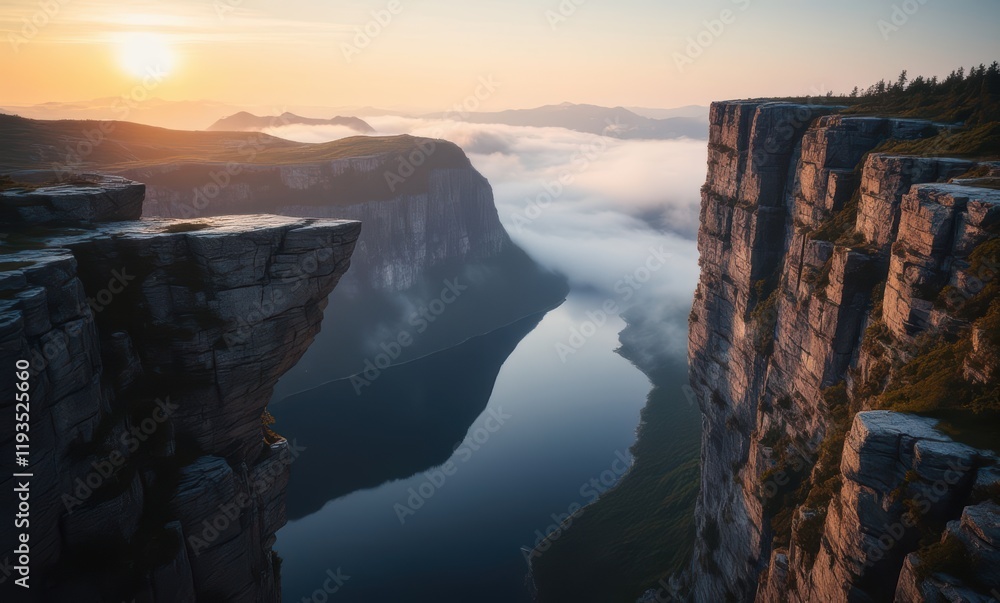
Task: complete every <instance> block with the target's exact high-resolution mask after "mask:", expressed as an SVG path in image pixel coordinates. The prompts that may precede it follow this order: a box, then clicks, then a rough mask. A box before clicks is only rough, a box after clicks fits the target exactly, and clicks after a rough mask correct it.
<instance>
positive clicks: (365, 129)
mask: <svg viewBox="0 0 1000 603" xmlns="http://www.w3.org/2000/svg"><path fill="white" fill-rule="evenodd" d="M292 125H303V126H345V127H347V128H350V129H352V130H354V131H355V132H358V133H359V134H372V133H374V132H375V128H373V127H371V126H370V125H368V123H366V122H365V121H364V120H363V119H359V118H357V117H342V116H340V115H338V116H337V117H331V118H330V119H317V118H313V117H302V116H301V115H296V114H294V113H289V112H287V111H286V112H285V113H282V114H281V115H263V116H261V115H254V114H253V113H248V112H246V111H240V112H239V113H236V114H234V115H230V116H229V117H223V118H222V119H220V120H219V121H217V122H215V123H214V124H212V125H210V126H209V127H208V128H206V129H207V130H210V131H213V132H250V131H260V130H265V129H267V128H278V127H281V126H292Z"/></svg>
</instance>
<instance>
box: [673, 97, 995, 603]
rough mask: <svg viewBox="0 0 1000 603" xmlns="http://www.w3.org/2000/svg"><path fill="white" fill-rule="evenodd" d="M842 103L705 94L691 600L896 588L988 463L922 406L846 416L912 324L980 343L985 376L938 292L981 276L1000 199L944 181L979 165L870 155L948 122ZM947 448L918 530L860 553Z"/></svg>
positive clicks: (695, 324)
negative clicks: (955, 473) (851, 109)
mask: <svg viewBox="0 0 1000 603" xmlns="http://www.w3.org/2000/svg"><path fill="white" fill-rule="evenodd" d="M838 111H839V109H838V108H837V107H821V106H809V105H795V104H788V103H769V102H763V101H733V102H726V103H716V104H714V105H713V106H712V111H711V131H710V141H709V151H708V155H709V157H708V164H709V173H708V179H707V182H706V184H705V186H704V187H703V189H702V212H701V229H700V232H699V237H698V246H699V250H700V253H701V259H700V264H701V268H702V275H701V281H700V283H699V286H698V289H697V292H696V294H695V301H694V307H693V310H692V314H691V324H690V334H689V360H690V365H691V384H692V387H693V388H694V391H695V393H696V394H697V396H698V399H699V401H700V406H701V409H702V413H703V415H704V421H703V438H702V442H703V443H702V458H701V461H702V476H701V492H700V495H699V500H698V507H697V511H696V524H697V527H698V532H699V539H698V544H697V545H696V550H695V555H694V559H693V561H692V565H691V569H690V570H689V572H688V573H687V575H686V576H685V577H684V580H681V582H682V583H683V587H682V589H681V591H682V593H683V594H682V596H683V597H685V598H688V599H693V600H697V601H725V600H753V599H755V598H756V599H758V600H761V601H820V600H822V601H875V600H884V599H885V598H886V597H888V598H890V599H891V598H892V596H894V595H893V593H894V592H895V589H896V585H897V579H898V578H899V576H900V572H901V568H902V566H903V562H904V559H905V558H906V557H907V555H908V554H910V553H912V552H914V551H916V550H917V549H918V548H920V546H921V543H920V540H921V538H926V534H927V533H928V531H930V532H933V530H935V529H939V528H938V527H936V526H937V524H938V523H941V524H942V526H943V522H945V521H949V520H952V519H956V518H958V516H959V514H961V512H962V509H963V507H965V506H968V505H969V504H972V503H974V502H975V500H974V498H972V496H971V494H970V492H971V486H970V484H971V483H973V482H975V481H976V480H977V479H980V478H979V477H978V476H979V474H980V473H982V475H983V476H989V475H992V473H989V471H987V469H985V467H986V466H987V465H989V464H990V463H992V462H994V460H995V457H993V456H992V454H991V453H987V452H982V451H978V450H975V449H972V448H969V447H967V446H963V445H960V444H956V443H954V442H952V441H951V440H950V439H949V438H947V437H946V436H944V435H942V434H941V433H939V432H937V431H936V430H935V429H934V428H933V421H929V420H925V419H917V418H914V417H911V416H909V415H904V414H899V413H888V414H887V413H874V414H873V413H865V412H862V413H861V414H858V415H857V417H854V414H855V413H857V412H858V411H864V410H866V409H867V408H870V406H869V405H871V404H874V403H875V402H876V401H877V400H878V399H880V398H879V395H881V394H882V393H883V392H885V391H886V387H887V385H888V384H889V383H890V381H891V378H890V377H892V376H893V375H896V374H897V371H898V370H899V368H900V367H901V366H902V365H904V364H906V363H907V362H909V361H910V360H913V359H914V358H915V357H916V355H917V354H918V353H919V350H920V349H921V348H920V345H923V344H922V343H921V342H923V341H924V340H925V339H926V338H924V339H921V338H920V335H921V334H924V333H927V334H929V335H928V337H930V336H931V335H934V336H937V335H939V334H950V335H951V336H955V337H958V336H961V337H968V338H969V342H970V343H968V344H967V345H968V346H969V348H970V349H975V350H981V352H976V353H972V354H970V355H968V360H967V361H966V368H965V369H964V370H965V373H964V374H965V375H966V379H968V380H969V383H973V382H976V383H980V384H985V385H987V386H988V384H989V383H992V382H991V381H989V380H990V379H993V376H994V375H996V372H994V367H995V364H996V358H995V354H993V345H994V344H993V343H992V342H993V341H994V339H993V337H992V333H991V332H988V330H987V329H986V328H985V327H977V326H972V327H970V321H971V320H972V319H970V318H969V317H968V316H967V313H963V312H961V311H959V310H958V309H957V308H956V307H954V306H955V304H950V303H947V302H942V297H947V292H948V291H949V288H952V289H956V290H962V291H967V290H968V287H966V286H965V285H966V284H967V283H969V282H970V281H971V280H972V277H973V276H974V275H975V274H979V273H978V272H974V271H973V269H972V268H971V266H972V265H973V264H974V263H975V261H976V260H975V258H974V257H973V255H974V254H975V250H976V249H977V248H980V247H981V246H982V245H984V244H986V243H987V242H989V241H990V240H992V238H993V237H995V236H996V235H995V228H994V226H995V224H996V221H997V216H998V214H997V213H996V212H997V211H1000V197H997V194H996V191H995V190H992V189H989V188H978V187H976V186H970V184H974V183H975V182H974V181H966V180H963V181H954V182H951V183H949V180H953V179H955V178H956V177H957V176H960V175H962V174H963V173H966V172H968V171H970V169H972V168H974V167H976V166H975V163H974V162H971V161H967V160H957V159H951V158H947V157H943V158H941V157H934V156H928V157H901V156H893V155H889V154H885V153H878V152H877V147H878V146H879V145H880V144H881V143H882V142H884V141H887V140H890V139H895V140H906V139H917V138H923V137H926V136H929V135H932V134H934V133H935V132H937V131H938V130H939V128H940V127H941V126H938V125H935V124H932V123H929V122H924V121H920V120H908V119H905V120H904V119H889V118H879V117H861V116H847V115H841V114H839V113H838ZM976 169H977V170H978V169H980V168H976ZM980 171H982V170H980ZM980 288H981V287H980ZM975 292H978V289H977V290H976V291H975ZM963 299H964V298H963ZM975 324H976V325H979V324H980V323H979V322H976V323H975ZM970 329H971V330H970ZM977 333H978V334H977ZM962 341H965V340H964V339H963V340H962ZM972 342H975V343H972ZM977 354H978V356H977ZM894 391H895V390H894ZM898 397H899V395H897V398H898ZM917 404H918V403H917V402H912V403H911V406H915V405H917ZM915 409H918V408H915ZM852 417H853V428H852V427H851V424H852V423H851V419H852ZM848 432H849V434H848ZM845 436H846V441H847V445H846V446H844V445H842V444H840V442H842V441H844V438H845ZM841 453H842V454H843V458H841ZM952 461H954V462H956V463H958V462H962V463H967V464H969V467H970V468H969V469H967V470H966V471H965V473H964V474H963V477H962V478H961V479H960V480H958V482H956V483H955V484H948V488H947V492H946V493H945V494H942V495H940V497H939V504H935V505H932V507H933V508H932V509H931V511H930V512H928V513H924V514H922V515H921V518H922V519H923V520H924V522H923V523H922V524H921V527H920V529H919V530H917V531H920V536H921V537H917V535H916V534H917V531H915V530H914V529H911V528H910V527H907V528H906V529H905V530H904V532H903V533H902V534H901V535H900V536H899V537H898V538H895V540H896V541H897V542H895V543H894V545H893V547H892V550H891V551H890V552H888V553H887V552H885V551H880V550H879V549H877V548H876V549H873V550H874V551H876V552H882V553H883V555H882V557H881V558H880V559H878V560H874V559H873V558H870V557H873V556H874V553H871V554H870V553H869V549H870V548H871V547H870V545H873V544H877V543H878V539H879V538H880V536H881V535H882V532H881V530H883V528H884V524H885V523H888V525H890V526H892V525H894V522H896V521H897V520H901V518H902V517H903V515H904V513H905V512H906V507H905V505H906V504H907V501H910V502H911V503H912V500H913V498H914V497H915V496H916V494H918V493H920V492H923V491H925V490H926V489H927V488H929V487H931V486H933V485H936V484H937V481H938V480H939V479H940V473H941V471H942V470H943V469H944V467H946V466H947V464H948V462H952ZM983 479H986V478H985V477H984V478H983ZM937 533H940V532H937ZM869 562H870V563H869Z"/></svg>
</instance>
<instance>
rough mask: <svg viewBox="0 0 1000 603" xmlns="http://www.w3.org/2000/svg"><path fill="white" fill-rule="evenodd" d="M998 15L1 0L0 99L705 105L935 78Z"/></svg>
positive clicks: (684, 1) (956, 10) (973, 11)
mask: <svg viewBox="0 0 1000 603" xmlns="http://www.w3.org/2000/svg"><path fill="white" fill-rule="evenodd" d="M998 23H1000V2H996V1H995V0H960V1H956V0H951V1H948V2H946V1H945V0H840V1H838V2H836V3H832V2H829V1H826V0H824V1H816V0H796V1H791V0H786V1H779V0H711V1H705V0H656V1H654V0H615V1H614V2H612V1H611V0H338V1H336V2H329V1H325V0H282V1H281V2H278V1H275V0H166V1H156V2H151V1H146V0H132V1H128V0H125V1H114V2H110V1H105V0H13V1H12V0H4V2H3V3H2V5H0V30H3V33H2V35H3V39H2V40H0V42H2V47H0V105H8V106H13V105H30V104H36V103H43V102H49V101H61V102H67V101H81V100H87V99H94V98H101V97H117V96H121V95H128V94H130V91H132V90H134V88H135V86H137V85H143V86H145V87H146V88H147V90H146V92H148V94H149V95H152V96H155V97H159V98H163V99H168V100H202V99H207V100H213V101H219V102H225V103H233V104H240V105H274V106H281V105H289V104H293V105H317V106H330V107H346V106H377V107H386V108H401V109H408V110H425V111H444V110H447V109H449V108H451V107H453V106H454V105H455V104H456V103H463V102H464V101H466V100H467V99H468V98H469V97H470V96H474V97H475V96H476V93H477V92H480V94H479V96H478V97H476V102H475V103H474V104H475V106H476V108H477V109H480V110H498V109H506V108H526V107H532V106H538V105H543V104H554V103H559V102H564V101H569V102H578V103H593V104H600V105H608V106H617V105H622V106H644V107H677V106H683V105H689V104H702V105H704V104H708V103H709V102H711V101H712V100H717V99H726V98H745V97H753V96H779V95H804V94H823V93H825V92H826V91H828V90H833V91H836V92H846V91H849V90H850V89H851V88H852V87H853V86H855V85H862V86H866V85H868V84H871V83H873V82H875V81H877V80H879V79H881V78H893V79H894V78H895V76H896V75H897V74H898V73H899V71H900V70H902V69H907V70H909V72H910V75H911V77H912V76H914V75H917V74H924V75H928V76H929V75H946V74H947V73H948V72H950V71H951V70H952V69H955V68H956V67H958V66H962V65H964V66H966V67H968V66H969V65H972V64H978V63H982V62H986V63H989V62H991V61H992V60H995V59H1000V38H998V37H997V36H996V35H995V33H996V27H997V24H998ZM484 80H485V81H489V82H492V84H493V85H491V86H489V88H490V90H489V91H488V92H485V93H484V92H483V88H482V86H481V82H483V81H484Z"/></svg>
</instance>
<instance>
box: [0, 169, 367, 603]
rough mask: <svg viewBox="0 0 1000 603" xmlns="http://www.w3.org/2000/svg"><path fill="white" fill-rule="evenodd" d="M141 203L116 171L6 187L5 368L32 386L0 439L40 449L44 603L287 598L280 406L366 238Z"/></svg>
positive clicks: (285, 448)
mask: <svg viewBox="0 0 1000 603" xmlns="http://www.w3.org/2000/svg"><path fill="white" fill-rule="evenodd" d="M143 194H144V187H143V185H141V184H138V183H135V182H130V181H126V180H124V179H121V178H115V177H110V178H108V177H101V176H94V177H92V178H91V179H89V180H87V181H81V182H79V183H77V184H59V185H53V186H47V185H39V186H26V187H8V189H7V190H5V191H3V192H0V206H3V207H4V209H5V210H8V211H6V212H5V215H7V216H13V217H14V218H16V219H14V220H13V221H9V222H7V223H6V224H5V232H4V236H3V238H2V240H0V358H2V360H3V364H4V366H6V367H8V369H9V370H12V371H13V370H14V368H15V367H16V368H17V370H18V374H22V375H23V379H22V378H21V377H18V379H21V380H23V381H24V382H26V383H27V389H25V388H23V387H18V389H17V390H16V391H18V392H26V393H23V394H22V395H20V396H19V397H17V398H15V382H14V381H13V380H4V382H3V384H4V385H3V388H2V400H3V402H2V403H0V405H2V406H3V419H2V421H3V422H4V427H3V429H2V430H0V433H2V434H4V435H3V438H4V440H3V443H2V448H3V449H4V450H5V451H7V452H8V453H9V454H10V456H11V457H14V456H15V445H16V444H25V442H28V444H29V445H28V449H29V450H30V456H26V457H25V458H26V459H28V460H29V462H28V465H27V468H26V469H24V470H25V471H29V472H30V473H31V474H33V476H34V477H33V478H31V480H30V488H31V499H30V500H31V516H30V520H31V529H30V543H29V545H30V546H29V548H30V559H31V569H32V573H31V583H30V585H31V588H32V591H31V592H32V593H39V595H38V596H39V597H40V598H41V600H74V601H106V600H140V601H153V602H156V601H164V602H166V601H193V600H195V599H198V600H227V601H260V602H264V601H276V600H280V588H279V580H280V577H279V572H278V566H279V560H278V559H277V557H276V555H275V554H274V553H273V551H272V550H271V545H272V544H273V542H274V534H275V532H276V531H277V530H278V528H280V527H281V526H282V525H283V524H284V523H285V517H286V515H285V502H284V499H285V486H286V484H287V479H288V471H289V466H290V464H291V463H292V462H294V460H295V458H297V457H298V455H299V454H301V453H302V451H301V450H300V449H298V448H297V447H296V446H295V443H294V442H291V443H289V442H287V441H285V440H284V439H282V438H281V437H280V436H277V435H276V434H274V433H273V432H271V431H270V429H269V428H268V427H267V425H268V423H269V421H268V416H269V415H267V413H266V410H265V409H266V405H267V403H268V401H269V400H270V398H271V392H272V390H273V388H274V386H275V384H276V382H277V381H278V379H279V377H281V375H282V374H283V373H284V372H285V371H287V370H288V369H289V368H290V367H291V366H292V365H294V363H295V362H296V361H297V360H298V358H299V357H301V355H302V354H303V353H304V352H305V350H306V348H308V346H309V345H310V343H311V342H312V340H313V338H314V337H315V336H316V334H317V333H318V332H319V327H320V321H321V319H322V316H323V309H324V307H325V306H326V303H327V298H328V296H329V294H330V292H331V290H332V289H333V288H334V286H335V285H336V284H337V282H338V280H339V279H340V277H341V276H342V275H343V274H344V272H345V271H346V270H347V268H348V265H349V262H350V256H351V252H352V250H353V247H354V244H355V242H356V240H357V238H358V234H359V231H360V225H359V224H358V223H357V222H351V221H337V220H310V219H293V218H282V217H275V216H260V215H254V216H231V217H225V218H209V219H202V220H197V221H188V222H183V221H177V220H158V219H153V220H139V219H138V218H139V214H140V212H141V211H142V197H143ZM63 201H66V203H63ZM81 212H83V213H82V214H81ZM81 215H83V216H84V217H85V218H87V219H86V220H81V219H80V217H81ZM112 220H114V221H112ZM15 400H16V401H17V402H18V404H17V408H16V414H15ZM22 403H23V404H22ZM15 416H17V417H18V418H17V419H16V421H18V422H19V423H20V422H23V423H24V424H25V425H26V426H27V427H26V428H24V429H22V428H21V427H18V428H17V430H15V428H14V425H13V424H12V422H13V421H14V420H15ZM21 432H24V433H27V434H30V436H29V438H22V437H21V436H20V435H17V436H16V434H19V433H21ZM15 436H16V437H15ZM17 450H23V448H17ZM21 479H23V478H22V477H13V478H12V477H11V475H10V474H8V475H6V476H4V478H3V487H4V489H5V490H7V491H8V492H10V491H12V490H13V488H15V485H16V484H15V482H18V483H20V481H19V480H21ZM14 527H15V526H14V525H13V524H9V525H5V527H4V528H3V531H2V535H3V541H4V542H5V543H8V544H10V545H11V547H13V543H15V542H16V538H17V537H16V534H14V531H15V530H14ZM22 553H23V552H19V553H18V555H20V554H22ZM5 555H6V556H5V558H4V559H5V561H6V562H8V563H10V562H11V561H12V560H13V559H14V558H15V556H14V551H13V548H11V549H8V550H6V551H5ZM6 586H7V587H11V588H14V585H13V580H10V582H9V583H8V584H7V585H6Z"/></svg>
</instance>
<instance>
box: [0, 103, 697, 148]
mask: <svg viewBox="0 0 1000 603" xmlns="http://www.w3.org/2000/svg"><path fill="white" fill-rule="evenodd" d="M0 113H10V114H15V115H20V116H21V117H28V118H32V119H47V120H58V119H94V120H102V121H103V120H116V121H118V120H122V121H130V122H133V123H141V124H146V125H153V126H158V127H165V128H171V129H175V130H202V131H203V130H205V129H208V130H213V131H227V130H228V131H254V130H261V129H264V128H268V127H271V126H273V125H286V124H297V125H340V126H345V127H348V128H351V129H353V130H354V131H356V132H358V133H359V134H372V133H374V129H373V128H372V126H371V125H370V124H368V123H367V122H365V121H364V120H363V119H361V118H362V117H375V116H385V115H398V116H403V117H416V118H425V119H442V118H446V119H454V120H458V121H466V122H472V123H484V124H485V123H495V124H507V125H514V126H534V127H559V128H568V129H571V130H576V131H579V132H588V133H591V134H602V135H610V136H616V137H618V138H630V139H670V138H682V137H688V138H696V139H701V140H704V139H707V137H708V107H702V106H698V105H691V106H687V107H678V108H674V109H656V108H645V107H613V108H612V107H601V106H597V105H584V104H573V103H562V104H559V105H547V106H543V107H536V108H533V109H514V110H509V111H497V112H479V113H466V114H464V115H463V114H457V113H423V114H422V113H419V112H412V111H406V110H400V109H382V108H376V107H341V108H339V109H338V108H330V107H318V106H315V107H314V106H308V107H307V106H301V107H300V106H295V107H287V108H286V107H279V108H277V110H276V109H275V108H274V107H250V106H237V105H231V104H226V103H219V102H215V101H204V100H194V101H172V100H164V99H160V98H150V99H148V100H146V101H143V102H142V103H137V104H135V105H129V106H125V105H123V104H122V103H121V99H120V98H114V97H109V98H99V99H93V100H89V101H80V102H49V103H42V104H38V105H26V106H9V105H8V106H0ZM279 113H280V114H279ZM338 113H339V114H340V115H351V116H354V117H334V118H332V119H323V118H312V117H304V116H303V114H305V115H323V114H326V115H331V114H338ZM258 114H263V116H261V115H258ZM272 115H276V117H271V116H272ZM227 116H228V117H227Z"/></svg>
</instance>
